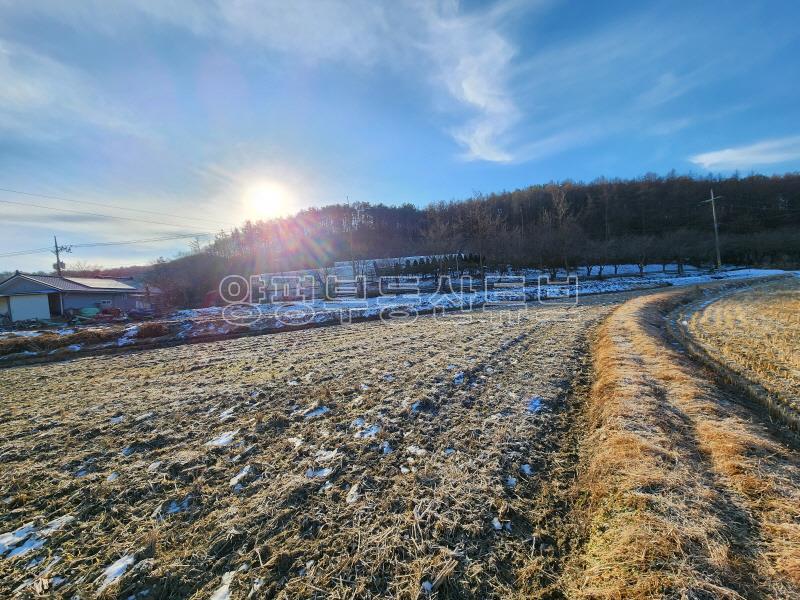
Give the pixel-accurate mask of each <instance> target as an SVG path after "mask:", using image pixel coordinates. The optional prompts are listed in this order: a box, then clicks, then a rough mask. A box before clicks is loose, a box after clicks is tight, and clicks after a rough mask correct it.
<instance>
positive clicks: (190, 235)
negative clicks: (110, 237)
mask: <svg viewBox="0 0 800 600" xmlns="http://www.w3.org/2000/svg"><path fill="white" fill-rule="evenodd" d="M209 235H211V234H208V233H186V234H182V235H173V236H164V237H157V238H147V239H142V240H128V241H125V242H91V243H86V244H67V245H68V246H69V247H70V248H97V247H106V246H125V245H130V244H145V243H148V242H166V241H169V240H185V239H191V238H198V237H208V236H209ZM52 251H53V248H36V249H33V250H20V251H18V252H7V253H4V254H0V258H5V257H9V256H21V255H23V254H38V253H40V252H52Z"/></svg>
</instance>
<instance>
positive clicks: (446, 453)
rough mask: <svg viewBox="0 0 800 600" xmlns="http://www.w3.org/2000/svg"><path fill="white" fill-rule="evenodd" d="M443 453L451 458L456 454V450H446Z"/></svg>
mask: <svg viewBox="0 0 800 600" xmlns="http://www.w3.org/2000/svg"><path fill="white" fill-rule="evenodd" d="M442 453H443V454H444V455H445V456H451V455H452V454H455V449H454V448H445V449H444V450H443V452H442Z"/></svg>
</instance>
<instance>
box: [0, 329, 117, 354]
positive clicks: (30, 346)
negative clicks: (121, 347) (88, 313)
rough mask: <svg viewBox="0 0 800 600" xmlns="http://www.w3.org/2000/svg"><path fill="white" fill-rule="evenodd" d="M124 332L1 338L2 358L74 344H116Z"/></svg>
mask: <svg viewBox="0 0 800 600" xmlns="http://www.w3.org/2000/svg"><path fill="white" fill-rule="evenodd" d="M123 330H124V327H123V326H120V325H114V326H108V327H96V328H91V329H81V330H78V331H76V332H75V333H70V334H67V335H58V334H57V333H54V332H48V331H45V332H42V333H41V334H40V335H37V336H24V337H23V336H9V337H4V338H0V356H5V355H6V354H16V353H19V352H42V351H50V350H56V349H59V348H66V347H67V346H70V345H73V344H80V345H94V344H103V343H107V342H115V341H116V340H117V339H118V338H119V336H120V335H122V332H123Z"/></svg>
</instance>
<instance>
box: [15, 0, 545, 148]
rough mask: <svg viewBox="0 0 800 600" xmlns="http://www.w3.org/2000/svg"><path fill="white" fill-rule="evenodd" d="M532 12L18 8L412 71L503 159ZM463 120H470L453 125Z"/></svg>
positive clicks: (515, 115) (501, 7)
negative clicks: (518, 61)
mask: <svg viewBox="0 0 800 600" xmlns="http://www.w3.org/2000/svg"><path fill="white" fill-rule="evenodd" d="M1 5H2V4H1V3H0V6H1ZM43 7H44V8H43ZM530 9H531V4H530V3H525V2H520V1H519V0H501V1H500V2H497V3H495V4H493V5H492V6H490V7H489V8H486V9H480V10H473V11H465V10H464V9H462V7H461V6H460V5H459V3H458V2H457V1H455V0H443V1H441V2H427V1H426V0H404V1H400V2H392V3H382V2H372V1H370V0H346V1H345V0H341V1H336V0H334V1H327V2H318V1H314V0H296V1H293V2H284V1H282V0H265V1H261V0H258V1H257V0H234V1H229V0H212V1H209V2H198V1H197V0H173V1H171V2H162V1H154V0H137V1H135V2H134V1H131V2H115V3H108V2H100V1H98V0H85V1H84V2H79V3H76V4H73V5H72V6H70V7H68V8H67V7H65V5H63V4H62V3H60V2H47V1H46V0H45V2H43V3H42V4H39V5H36V6H25V7H23V8H20V9H19V10H28V11H35V12H38V13H40V14H46V15H47V16H48V17H50V18H54V17H55V18H59V19H61V20H62V21H64V22H66V23H69V24H70V25H71V26H73V27H76V28H77V27H86V26H87V25H89V26H92V27H94V28H95V29H96V30H98V31H100V32H102V33H105V34H111V33H113V32H114V31H115V30H116V31H117V32H121V31H130V29H131V28H133V27H136V26H137V24H141V23H143V22H146V21H148V20H149V21H156V22H159V23H163V24H167V25H169V26H172V27H178V28H182V29H185V30H187V31H190V32H192V33H193V34H195V35H199V36H205V37H210V38H215V39H217V40H220V41H223V42H225V43H227V44H231V45H235V46H244V47H249V48H251V49H252V48H255V49H257V50H262V51H269V52H278V53H283V54H285V55H288V56H290V57H291V58H292V59H293V60H299V61H305V62H311V63H319V62H331V61H334V62H340V63H346V64H348V65H351V66H354V67H356V68H370V67H376V68H387V67H388V68H389V69H394V70H399V71H404V72H405V73H407V74H409V75H411V76H414V77H417V78H418V79H419V81H420V83H421V84H423V86H426V85H427V86H429V89H430V93H431V97H432V100H433V104H434V106H436V107H446V111H443V112H442V113H440V116H441V117H442V127H443V128H444V129H445V130H446V131H448V132H449V133H450V134H451V135H452V137H453V138H454V139H455V141H456V142H458V143H459V144H460V145H461V146H462V147H463V148H464V157H465V158H467V159H471V160H473V159H474V160H487V161H500V162H503V161H509V160H511V159H512V158H513V150H512V149H511V148H510V141H509V140H508V139H506V135H507V134H508V132H509V130H510V129H511V128H512V127H513V126H514V125H515V124H516V123H517V122H518V121H519V119H520V118H521V116H522V111H521V110H520V109H519V106H518V103H517V100H516V98H515V95H514V93H513V88H512V85H511V81H512V78H513V75H514V68H515V66H514V64H513V59H514V56H515V53H516V48H515V46H514V44H513V43H512V42H511V41H510V39H509V38H508V37H507V36H506V35H504V33H503V31H502V30H503V25H504V23H507V22H508V21H509V20H511V19H512V18H513V17H514V15H516V14H518V13H519V12H520V11H523V10H530ZM27 79H28V81H29V82H30V84H31V86H32V87H33V89H31V90H26V89H24V88H22V87H20V88H19V89H18V90H17V92H16V93H17V95H19V96H22V95H23V94H27V95H31V94H36V98H37V99H38V100H39V101H41V102H51V101H52V100H53V99H54V98H55V97H57V96H58V95H59V93H58V92H59V91H61V90H53V89H50V88H48V87H47V85H45V82H46V81H47V80H48V79H50V78H49V76H48V75H47V73H46V72H45V73H41V74H37V73H36V72H35V71H34V72H31V73H28V75H27ZM76 88H77V86H76ZM0 93H2V92H0ZM71 95H72V96H73V97H76V98H77V97H79V94H78V93H77V92H71ZM20 100H21V98H20ZM19 104H22V102H20V103H19ZM454 120H460V121H461V123H460V124H457V125H451V124H450V123H452V122H453V121H454Z"/></svg>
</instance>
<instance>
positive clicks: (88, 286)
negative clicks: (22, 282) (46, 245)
mask: <svg viewBox="0 0 800 600" xmlns="http://www.w3.org/2000/svg"><path fill="white" fill-rule="evenodd" d="M17 277H21V278H23V279H27V280H29V281H33V282H35V283H38V284H41V285H42V286H44V287H46V288H50V289H53V290H58V291H59V292H98V291H99V292H112V293H123V292H135V291H138V288H137V287H136V286H135V285H129V284H127V283H123V282H121V281H117V280H116V279H105V278H103V277H59V276H57V275H28V274H27V273H16V274H14V275H12V276H11V277H9V278H8V279H6V280H5V281H2V282H0V287H2V286H4V285H5V284H7V283H9V282H10V281H12V280H14V279H16V278H17Z"/></svg>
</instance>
